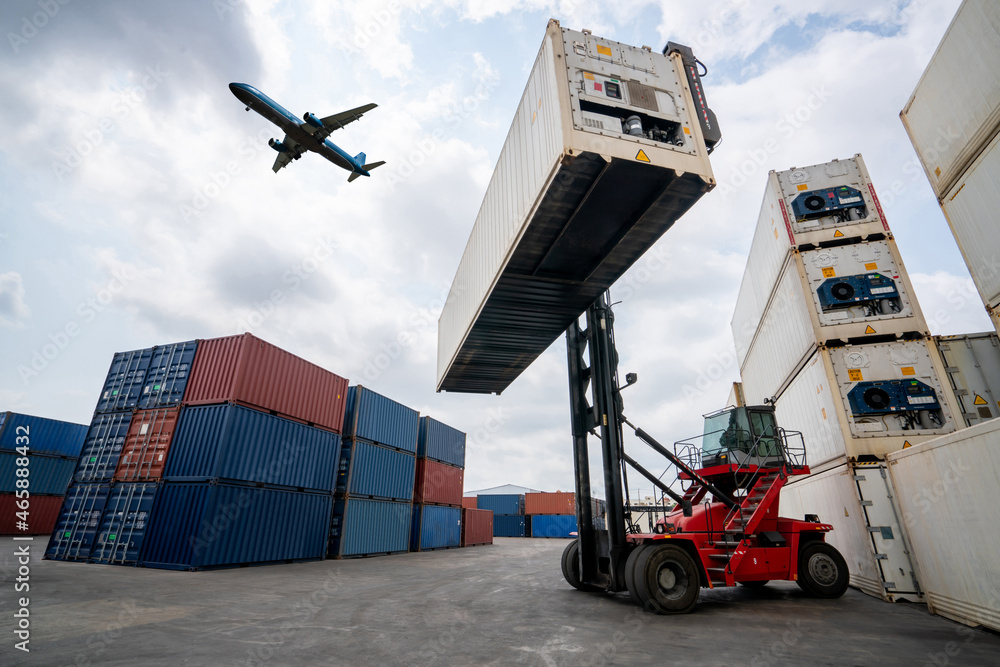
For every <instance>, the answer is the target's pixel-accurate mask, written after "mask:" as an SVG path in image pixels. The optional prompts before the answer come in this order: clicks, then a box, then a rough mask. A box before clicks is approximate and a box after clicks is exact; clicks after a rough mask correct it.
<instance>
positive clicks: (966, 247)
mask: <svg viewBox="0 0 1000 667" xmlns="http://www.w3.org/2000/svg"><path fill="white" fill-rule="evenodd" d="M998 8H1000V5H998ZM997 71H998V72H1000V61H998V67H997ZM941 208H942V209H943V210H944V217H945V218H946V219H947V220H948V226H950V227H951V233H952V234H954V235H955V241H957V242H958V249H959V250H961V251H962V257H963V259H965V263H966V264H967V265H968V266H969V273H970V274H971V275H972V281H973V282H974V283H975V284H976V289H978V290H979V295H980V296H981V297H982V299H983V303H984V304H986V305H987V306H990V305H996V304H997V303H1000V224H998V223H997V219H998V217H1000V134H998V135H997V136H996V137H994V139H993V141H992V142H991V143H990V145H989V146H988V147H987V148H986V150H985V151H984V152H983V153H982V155H980V156H979V158H978V159H977V160H976V161H975V162H974V163H973V164H972V165H971V166H970V167H969V169H968V171H966V172H965V173H964V174H963V175H962V176H961V178H960V180H959V181H958V182H957V183H956V184H955V187H954V188H952V189H951V191H950V192H948V196H947V197H945V198H944V199H943V200H942V201H941Z"/></svg>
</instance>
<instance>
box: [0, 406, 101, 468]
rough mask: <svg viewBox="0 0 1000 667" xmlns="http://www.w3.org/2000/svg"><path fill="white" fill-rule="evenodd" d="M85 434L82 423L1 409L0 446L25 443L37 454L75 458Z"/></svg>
mask: <svg viewBox="0 0 1000 667" xmlns="http://www.w3.org/2000/svg"><path fill="white" fill-rule="evenodd" d="M86 435H87V426H86V425H85V424H73V423H71V422H64V421H59V420H56V419H46V418H45V417H32V416H31V415H23V414H21V413H19V412H0V449H3V450H11V451H13V450H15V449H17V448H18V447H21V446H23V445H27V446H28V448H29V449H30V450H31V451H32V452H36V453H38V454H54V455H56V456H69V457H72V458H74V459H75V458H77V457H78V456H80V449H81V448H82V447H83V439H84V437H85V436H86Z"/></svg>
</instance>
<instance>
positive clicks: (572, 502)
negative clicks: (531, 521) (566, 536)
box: [524, 491, 576, 515]
mask: <svg viewBox="0 0 1000 667" xmlns="http://www.w3.org/2000/svg"><path fill="white" fill-rule="evenodd" d="M524 513H525V514H574V515H575V514H576V494H575V493H572V492H568V491H557V492H556V493H526V494H524Z"/></svg>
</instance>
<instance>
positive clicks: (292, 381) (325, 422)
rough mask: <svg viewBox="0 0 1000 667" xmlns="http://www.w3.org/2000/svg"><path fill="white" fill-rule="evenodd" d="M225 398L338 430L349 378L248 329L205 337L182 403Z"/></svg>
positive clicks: (200, 344) (196, 356) (345, 400)
mask: <svg viewBox="0 0 1000 667" xmlns="http://www.w3.org/2000/svg"><path fill="white" fill-rule="evenodd" d="M227 402H235V403H240V404H243V405H247V406H250V407H253V408H257V409H260V410H264V411H273V412H275V413H277V414H278V415H280V416H283V417H288V418H290V419H294V420H297V421H302V422H305V423H306V424H309V425H314V426H319V427H321V428H326V429H329V430H331V431H334V432H336V433H340V431H341V429H342V428H343V425H344V409H345V406H346V403H347V380H346V379H344V378H342V377H340V376H339V375H336V374H335V373H331V372H330V371H327V370H324V369H323V368H320V367H319V366H317V365H316V364H313V363H310V362H308V361H306V360H305V359H302V358H300V357H297V356H295V355H294V354H292V353H291V352H287V351H285V350H282V349H281V348H279V347H277V346H275V345H272V344H271V343H268V342H266V341H263V340H261V339H259V338H257V337H255V336H253V335H251V334H248V333H247V334H241V335H239V336H229V337H226V338H213V339H210V340H203V341H201V342H200V343H199V344H198V352H197V353H196V354H195V360H194V367H193V368H192V370H191V378H190V380H188V386H187V390H186V392H185V394H184V403H185V404H188V405H207V404H212V403H227Z"/></svg>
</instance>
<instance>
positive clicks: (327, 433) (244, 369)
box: [46, 334, 347, 570]
mask: <svg viewBox="0 0 1000 667" xmlns="http://www.w3.org/2000/svg"><path fill="white" fill-rule="evenodd" d="M346 394H347V381H346V380H345V379H343V378H341V377H339V376H337V375H335V374H333V373H330V372H329V371H326V370H324V369H322V368H320V367H318V366H315V365H314V364H311V363H309V362H307V361H305V360H303V359H301V358H299V357H296V356H295V355H292V354H290V353H288V352H286V351H284V350H281V349H280V348H278V347H275V346H274V345H271V344H269V343H267V342H265V341H263V340H260V339H258V338H256V337H254V336H252V335H250V334H243V335H240V336H230V337H225V338H216V339H211V340H203V341H197V342H195V341H192V342H188V343H178V344H175V345H168V346H161V347H156V348H149V349H146V350H137V351H134V352H128V353H119V354H116V355H115V357H114V360H113V362H112V366H111V370H110V372H109V374H108V378H107V380H106V382H105V389H104V392H103V393H102V396H101V400H100V401H99V403H98V409H97V413H96V414H95V417H94V422H93V423H92V424H91V429H90V431H89V432H88V440H87V443H86V445H85V447H84V452H83V455H82V456H81V458H80V463H79V465H78V467H77V474H76V479H77V481H76V483H75V484H74V485H73V486H72V487H71V488H70V489H69V491H68V492H67V496H66V502H65V503H64V505H63V508H62V512H61V514H60V518H59V525H58V526H57V530H56V532H55V533H54V534H53V536H52V539H51V540H50V543H49V548H48V550H47V552H46V557H47V558H52V559H57V560H81V561H90V562H98V563H114V564H138V565H144V566H149V567H162V568H170V569H186V570H196V569H204V568H213V567H227V566H235V565H244V564H251V563H265V562H287V561H294V560H309V559H318V558H322V557H323V556H324V554H325V552H326V541H327V530H328V526H329V517H330V512H331V509H332V504H333V490H334V482H335V473H336V466H337V462H338V458H339V452H340V436H339V433H340V431H341V429H342V427H343V420H344V406H345V401H346Z"/></svg>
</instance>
